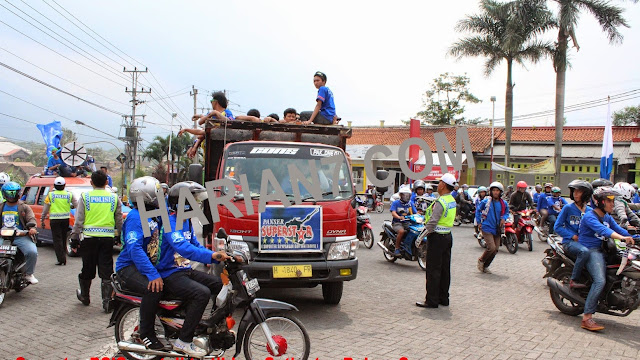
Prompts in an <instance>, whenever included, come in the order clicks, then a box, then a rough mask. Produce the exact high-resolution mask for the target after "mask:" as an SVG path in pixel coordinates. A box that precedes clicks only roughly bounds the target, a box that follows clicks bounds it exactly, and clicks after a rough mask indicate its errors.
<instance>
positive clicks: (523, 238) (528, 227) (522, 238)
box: [504, 210, 535, 254]
mask: <svg viewBox="0 0 640 360" xmlns="http://www.w3.org/2000/svg"><path fill="white" fill-rule="evenodd" d="M518 213H519V214H520V219H519V220H518V226H517V227H514V226H513V215H511V216H510V217H509V220H507V222H505V224H504V232H505V234H506V235H507V243H508V244H511V243H513V242H514V240H515V243H516V246H515V250H514V251H513V252H511V250H509V246H507V250H509V252H511V253H512V254H514V253H515V252H516V251H518V244H522V243H525V242H526V243H527V247H528V248H529V251H533V237H532V233H533V227H534V226H535V224H534V222H533V221H532V220H531V217H530V214H531V210H523V211H519V212H518ZM509 221H511V222H509Z"/></svg>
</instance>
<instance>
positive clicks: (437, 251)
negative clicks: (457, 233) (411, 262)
mask: <svg viewBox="0 0 640 360" xmlns="http://www.w3.org/2000/svg"><path fill="white" fill-rule="evenodd" d="M456 184H457V181H456V178H455V177H454V176H453V175H451V174H449V173H447V174H444V175H443V176H442V178H441V179H440V183H439V184H438V194H439V195H440V197H439V198H438V200H436V201H434V202H433V204H431V206H430V207H429V208H428V209H427V212H426V216H425V217H426V221H427V223H426V225H425V231H426V232H427V286H426V287H427V296H426V299H425V301H419V302H416V306H419V307H427V308H437V307H438V305H443V306H449V285H450V284H451V245H452V237H451V228H452V227H453V220H455V218H456V200H455V199H454V198H453V196H451V191H453V189H454V187H455V186H456Z"/></svg>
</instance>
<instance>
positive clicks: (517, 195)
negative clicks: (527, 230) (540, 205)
mask: <svg viewBox="0 0 640 360" xmlns="http://www.w3.org/2000/svg"><path fill="white" fill-rule="evenodd" d="M516 188H517V190H516V192H514V193H513V194H512V195H511V199H510V200H509V210H511V211H512V212H513V224H514V225H515V226H516V227H517V226H519V225H518V222H519V221H520V211H523V210H527V209H531V208H533V199H532V198H531V195H529V193H528V192H527V183H526V182H524V181H522V180H520V181H518V183H517V184H516Z"/></svg>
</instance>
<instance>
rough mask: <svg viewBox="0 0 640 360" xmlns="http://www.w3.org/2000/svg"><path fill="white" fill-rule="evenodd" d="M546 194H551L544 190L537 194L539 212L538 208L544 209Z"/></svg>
mask: <svg viewBox="0 0 640 360" xmlns="http://www.w3.org/2000/svg"><path fill="white" fill-rule="evenodd" d="M547 195H548V196H551V194H547V193H544V192H542V193H540V195H539V196H538V207H537V210H538V212H540V210H542V209H546V206H547V202H546V201H545V199H546V198H547ZM534 201H535V200H534Z"/></svg>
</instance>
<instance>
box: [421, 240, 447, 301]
mask: <svg viewBox="0 0 640 360" xmlns="http://www.w3.org/2000/svg"><path fill="white" fill-rule="evenodd" d="M452 240H453V238H452V237H451V234H450V233H449V234H438V233H431V234H429V236H428V241H427V274H426V276H427V298H426V301H427V305H432V306H437V305H438V304H442V305H445V306H446V305H449V286H450V285H451V246H452Z"/></svg>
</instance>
